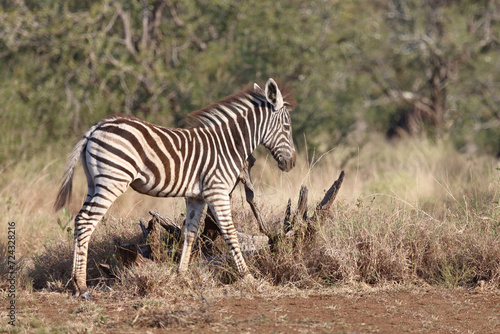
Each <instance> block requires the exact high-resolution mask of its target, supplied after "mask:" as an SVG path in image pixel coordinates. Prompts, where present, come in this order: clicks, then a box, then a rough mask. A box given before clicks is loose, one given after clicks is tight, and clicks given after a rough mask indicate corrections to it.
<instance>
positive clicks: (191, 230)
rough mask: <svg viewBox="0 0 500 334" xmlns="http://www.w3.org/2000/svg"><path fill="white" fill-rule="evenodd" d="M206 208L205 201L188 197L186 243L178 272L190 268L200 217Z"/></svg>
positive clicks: (185, 228) (185, 227)
mask: <svg viewBox="0 0 500 334" xmlns="http://www.w3.org/2000/svg"><path fill="white" fill-rule="evenodd" d="M203 209H205V202H204V201H201V200H196V199H192V198H186V222H185V224H184V245H183V247H182V253H181V260H180V262H179V268H178V273H179V274H183V273H185V272H186V271H187V269H188V264H189V258H190V257H191V249H192V248H193V242H194V239H195V238H196V233H197V232H198V227H199V226H200V219H201V215H202V213H203Z"/></svg>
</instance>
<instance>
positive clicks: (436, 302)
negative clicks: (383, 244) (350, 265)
mask: <svg viewBox="0 0 500 334" xmlns="http://www.w3.org/2000/svg"><path fill="white" fill-rule="evenodd" d="M362 290H364V291H360V290H359V289H358V290H357V291H348V290H346V289H345V288H339V289H338V290H335V289H333V290H330V291H328V292H326V293H323V292H321V291H314V292H311V291H309V292H307V291H306V292H296V293H294V294H293V295H284V294H277V295H267V296H263V295H254V296H251V294H250V295H247V296H242V297H237V296H234V295H233V296H226V297H223V296H222V297H221V296H219V297H211V298H209V299H211V300H206V299H204V298H203V297H201V299H199V300H198V301H195V300H191V301H188V302H186V301H184V300H183V299H182V298H175V297H174V298H172V299H171V300H163V302H162V301H159V300H157V299H154V300H153V299H151V300H149V299H148V298H136V299H132V298H130V299H127V300H122V301H121V300H119V299H117V298H116V297H112V298H111V297H107V294H106V293H101V294H99V295H98V296H96V297H95V298H94V300H93V301H91V302H88V301H83V300H77V299H75V298H72V297H70V296H69V295H68V294H66V293H47V292H35V293H33V294H30V295H26V296H24V297H23V298H21V300H20V301H19V302H18V304H17V320H18V324H17V325H18V330H19V329H22V330H21V331H18V332H32V331H33V332H35V331H39V332H60V333H61V332H72V333H85V332H92V333H116V332H120V333H164V332H166V330H168V331H169V332H174V333H176V332H178V333H191V332H196V333H244V332H247V333H309V332H312V333H401V332H417V333H500V291H499V290H481V289H463V288H460V289H444V288H434V287H429V288H416V289H411V288H393V289H385V290H378V291H376V290H372V289H370V288H365V289H362ZM4 301H5V300H4ZM1 313H4V312H3V311H2V312H1ZM2 318H3V319H5V318H4V317H2ZM2 325H3V324H2ZM19 326H20V328H19ZM2 328H3V329H7V330H8V327H2V326H0V329H2ZM0 332H2V330H0Z"/></svg>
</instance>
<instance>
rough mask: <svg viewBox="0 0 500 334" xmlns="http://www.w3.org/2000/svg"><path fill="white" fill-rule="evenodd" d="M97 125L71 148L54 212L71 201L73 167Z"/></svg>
mask: <svg viewBox="0 0 500 334" xmlns="http://www.w3.org/2000/svg"><path fill="white" fill-rule="evenodd" d="M98 125H99V124H95V125H94V126H93V127H91V128H90V129H89V130H88V131H87V132H86V133H85V134H84V135H83V138H82V139H80V141H79V142H78V143H77V144H76V145H75V147H74V148H73V152H71V155H70V156H69V158H68V161H67V162H66V167H65V169H66V172H65V173H64V176H63V178H62V182H61V187H60V188H59V193H58V194H57V198H56V201H55V203H54V210H55V211H59V210H60V209H62V208H63V207H64V205H65V204H66V203H67V202H70V201H71V191H72V189H73V172H74V169H75V166H76V164H77V163H78V161H79V160H80V157H81V155H82V153H83V149H84V147H85V145H86V144H87V141H88V139H89V137H90V135H91V134H92V132H94V130H95V129H96V128H97V126H98Z"/></svg>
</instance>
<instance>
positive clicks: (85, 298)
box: [80, 290, 92, 301]
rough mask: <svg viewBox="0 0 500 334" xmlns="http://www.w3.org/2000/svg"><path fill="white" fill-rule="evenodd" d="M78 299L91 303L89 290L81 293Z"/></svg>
mask: <svg viewBox="0 0 500 334" xmlns="http://www.w3.org/2000/svg"><path fill="white" fill-rule="evenodd" d="M80 298H81V299H83V300H88V301H91V300H92V297H91V296H90V292H89V290H87V291H85V292H84V293H82V294H81V295H80Z"/></svg>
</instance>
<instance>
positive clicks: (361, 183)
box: [0, 137, 500, 295]
mask: <svg viewBox="0 0 500 334" xmlns="http://www.w3.org/2000/svg"><path fill="white" fill-rule="evenodd" d="M68 150H69V148H68ZM64 160H65V157H63V156H61V154H60V153H58V152H56V150H54V151H48V152H43V154H40V155H39V156H37V157H34V158H31V159H29V160H25V161H22V162H18V163H11V164H8V165H7V166H4V167H3V172H2V176H1V179H0V185H1V189H0V212H1V214H2V215H3V217H2V221H4V222H7V221H16V235H17V245H18V252H19V253H22V254H23V255H25V256H26V257H27V258H29V259H31V264H30V265H29V266H28V268H29V269H26V272H27V273H28V274H27V275H28V276H29V277H28V278H29V279H30V280H31V281H32V285H33V286H34V287H35V288H47V287H49V288H52V289H62V288H63V287H64V284H65V283H66V281H67V279H69V270H70V268H71V257H72V241H71V234H72V230H71V228H72V224H73V223H72V219H73V216H74V215H75V214H76V213H77V212H78V210H79V206H80V205H81V203H82V201H83V198H84V196H85V195H86V184H85V177H84V175H83V172H82V171H81V170H79V171H77V172H76V176H75V181H74V182H75V184H74V190H73V202H72V203H71V205H69V206H68V207H67V210H66V211H63V212H58V213H54V212H53V211H52V204H53V200H54V198H55V195H56V193H57V188H58V186H59V178H60V175H62V169H61V168H62V165H63V163H64ZM499 166H500V165H499V162H498V160H495V159H494V158H492V157H488V156H473V155H463V154H460V153H457V152H456V151H454V150H453V149H452V146H451V144H450V143H449V142H447V141H446V140H442V141H438V142H430V141H427V140H409V139H403V140H401V141H399V142H397V143H393V144H389V143H387V142H385V140H384V139H383V138H381V137H373V138H371V140H370V141H368V142H367V143H366V144H364V145H363V146H361V147H354V146H352V147H350V146H347V145H346V146H339V147H337V148H335V149H334V150H332V151H331V152H329V153H328V154H326V155H324V156H322V157H318V156H315V157H313V156H308V157H307V156H304V155H301V156H299V158H298V164H297V167H296V168H295V169H294V170H292V171H291V172H290V173H281V172H280V171H279V170H278V169H277V168H276V166H275V162H274V160H272V158H269V155H267V154H262V153H258V161H257V165H256V166H255V167H254V169H253V171H252V177H253V182H254V185H255V187H256V191H257V194H258V200H259V201H260V206H261V208H262V212H263V214H264V216H265V219H266V220H268V221H269V222H272V223H279V222H280V221H281V220H282V218H283V212H284V209H285V205H286V202H287V200H288V198H289V197H291V198H292V200H293V201H296V200H297V196H298V193H299V188H300V186H301V185H302V184H304V185H306V186H308V188H309V199H310V204H315V202H316V201H317V200H319V199H320V198H321V197H322V196H323V193H324V191H325V190H326V189H327V188H328V187H329V186H330V185H331V183H332V182H333V181H334V180H335V179H336V177H337V176H338V174H339V172H340V170H345V173H346V178H345V181H344V183H343V186H342V189H341V190H340V194H339V196H338V198H337V200H336V204H335V205H334V207H333V208H332V210H331V212H330V214H329V215H328V216H327V217H325V218H324V219H323V220H322V221H320V222H319V223H318V227H317V229H318V231H319V232H318V234H317V235H316V238H315V239H314V240H313V241H311V242H309V243H304V244H300V245H299V246H294V245H293V244H288V243H286V242H285V243H283V244H282V245H280V247H278V249H277V250H276V251H275V252H274V253H271V252H269V251H263V252H259V253H258V254H254V255H251V256H250V255H248V256H247V259H248V262H249V264H250V266H251V267H252V271H253V272H254V273H255V274H256V276H258V277H260V278H261V279H262V280H264V281H266V282H268V283H272V284H276V285H290V284H292V285H295V286H298V287H311V286H318V285H320V286H324V285H335V284H344V283H351V282H364V283H369V284H376V283H383V282H399V283H415V282H416V283H419V282H420V283H421V282H425V283H426V284H443V285H446V286H457V285H470V284H475V283H477V282H479V281H486V282H489V283H490V284H491V285H492V286H496V287H500V235H499V234H500V196H499V195H500V189H499V187H500V171H499V170H498V168H499ZM244 197H245V196H244V192H243V191H242V190H240V189H237V190H236V192H235V193H234V195H233V215H234V220H235V225H236V227H237V229H239V230H242V231H244V232H247V233H253V234H256V233H258V232H257V231H258V229H257V227H256V224H255V222H254V219H253V216H252V214H251V212H250V209H249V208H248V206H247V204H246V203H245V199H244ZM149 209H156V210H157V211H159V212H160V213H162V214H164V215H168V216H170V217H174V218H176V219H179V220H181V219H182V217H181V214H182V213H183V211H184V210H185V209H184V205H183V200H182V199H155V198H151V197H147V196H143V195H139V194H136V193H134V192H133V191H128V192H127V193H125V194H124V195H123V196H122V197H120V198H119V199H118V201H117V202H116V203H115V204H114V205H113V206H112V208H111V210H110V212H109V213H108V215H107V217H108V218H107V220H106V222H105V223H104V224H100V226H98V228H97V231H96V232H95V236H94V237H93V239H92V242H91V244H90V257H89V258H90V264H89V267H90V272H89V278H90V279H95V281H96V282H98V281H99V277H100V275H101V273H100V272H99V270H98V269H97V267H96V266H95V263H98V262H99V261H101V262H108V263H111V264H115V263H116V261H115V260H114V259H113V255H112V254H113V241H114V240H116V239H120V238H121V239H124V240H137V238H139V237H140V231H139V229H138V227H137V224H138V219H139V218H141V217H143V218H144V219H147V211H148V210H149ZM6 234H7V229H6V228H4V229H2V230H1V231H0V240H6V238H5V236H6ZM197 263H198V265H197ZM203 263H204V260H203V259H201V258H200V259H199V261H197V260H194V261H193V263H192V266H191V274H190V275H191V279H193V280H197V281H198V282H199V283H200V284H203V285H205V286H207V285H208V286H217V285H220V284H222V283H225V282H227V281H228V277H229V278H230V277H234V269H233V267H232V265H231V264H230V263H227V264H224V263H223V264H221V265H219V267H218V268H214V267H207V266H206V265H203ZM148 266H149V267H148V268H147V270H146V271H144V270H139V269H132V270H128V269H123V268H122V269H120V268H119V267H117V268H118V269H119V270H122V271H120V275H121V288H122V289H124V290H125V291H129V292H130V293H133V294H137V295H147V294H148V293H153V294H156V295H165V294H168V293H169V292H168V291H169V290H165V289H166V288H165V287H164V286H163V285H161V282H170V281H172V280H176V278H175V269H174V268H175V263H173V262H172V261H170V262H167V263H162V264H154V263H153V264H148ZM0 272H2V270H1V268H0ZM172 282H173V281H172Z"/></svg>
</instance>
